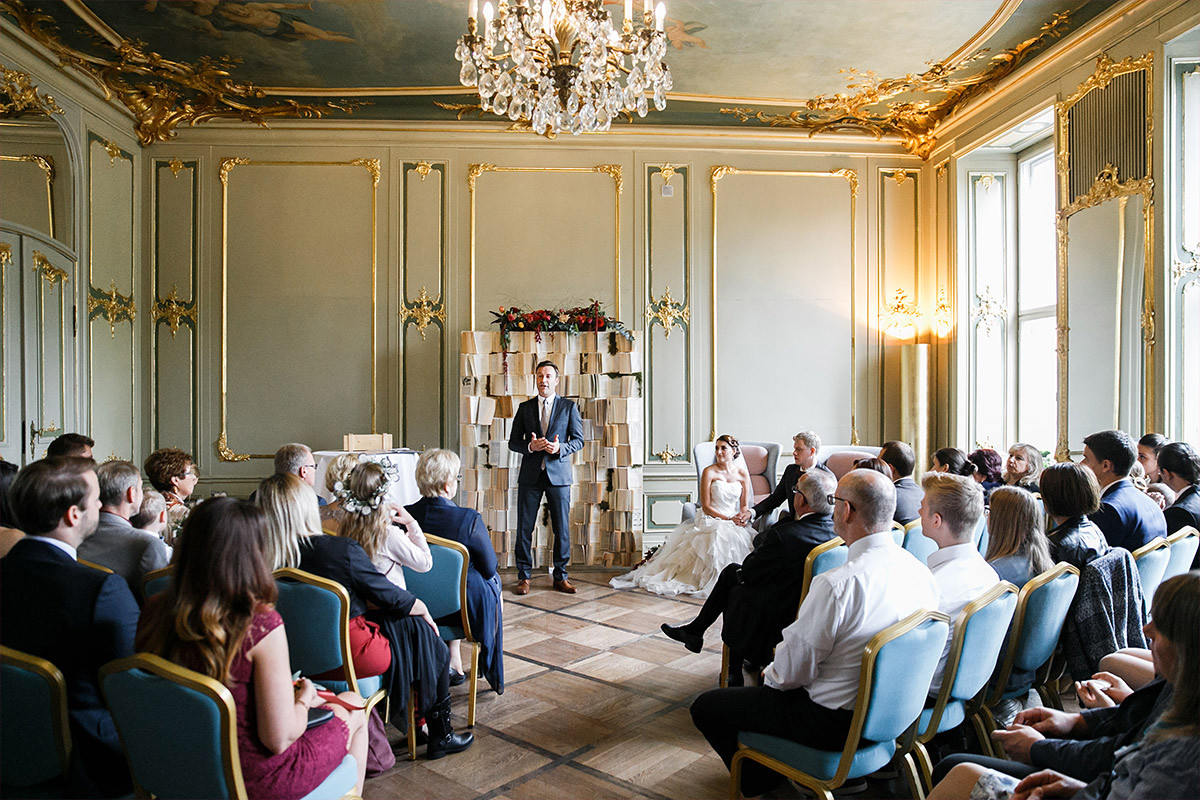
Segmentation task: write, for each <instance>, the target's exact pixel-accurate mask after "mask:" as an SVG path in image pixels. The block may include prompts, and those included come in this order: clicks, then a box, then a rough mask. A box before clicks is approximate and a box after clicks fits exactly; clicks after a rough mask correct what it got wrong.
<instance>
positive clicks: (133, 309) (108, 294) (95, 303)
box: [86, 130, 138, 459]
mask: <svg viewBox="0 0 1200 800" xmlns="http://www.w3.org/2000/svg"><path fill="white" fill-rule="evenodd" d="M93 145H99V146H100V147H102V148H103V149H104V153H105V156H106V157H107V158H108V163H107V164H105V163H104V160H103V159H94V158H93V157H92V153H93ZM118 159H120V160H122V161H128V162H129V233H128V237H129V242H130V248H129V294H128V295H122V294H121V293H120V289H119V287H118V286H117V285H116V281H115V279H114V280H112V281H111V282H110V285H109V287H108V288H107V289H105V288H103V287H98V286H96V285H95V281H94V267H95V262H96V256H95V253H96V245H95V243H96V225H95V224H94V220H95V216H94V213H95V209H96V198H95V196H94V189H95V175H96V170H97V169H110V170H111V169H113V168H114V167H115V166H116V163H117V160H118ZM136 173H137V164H136V163H135V162H134V158H133V154H132V153H130V152H129V151H128V150H125V149H124V148H123V147H121V146H120V145H118V144H116V143H114V142H112V141H109V140H108V139H106V138H105V137H103V136H101V135H100V134H98V133H96V132H95V131H91V130H89V131H88V136H87V176H88V256H87V259H88V285H87V317H86V319H87V322H88V364H87V389H88V433H89V435H91V434H92V433H93V432H95V422H94V420H95V407H96V402H95V397H94V390H93V386H94V381H93V376H94V374H95V358H94V354H95V339H96V331H95V330H94V329H93V326H92V323H93V322H95V321H96V320H98V319H103V320H104V321H105V322H107V323H108V326H109V335H110V337H112V338H115V337H116V326H117V325H118V324H119V323H121V322H128V323H129V329H130V332H129V380H130V387H129V392H130V397H131V398H132V400H133V402H134V403H135V404H136V402H137V397H138V393H137V335H136V329H135V328H134V324H133V323H134V319H135V317H136V315H137V303H136V302H135V300H134V297H135V296H136V290H137V254H136V248H135V247H134V246H133V243H134V242H136V241H137V240H136V238H135V236H134V231H135V225H136V223H135V219H136V216H137V213H136V208H137V191H136V180H137V178H136ZM122 277H124V276H122ZM136 419H137V415H136V414H133V413H131V414H130V415H129V453H128V455H127V458H130V459H133V458H136V456H137V427H136ZM112 455H117V453H116V451H115V448H114V449H113V451H112Z"/></svg>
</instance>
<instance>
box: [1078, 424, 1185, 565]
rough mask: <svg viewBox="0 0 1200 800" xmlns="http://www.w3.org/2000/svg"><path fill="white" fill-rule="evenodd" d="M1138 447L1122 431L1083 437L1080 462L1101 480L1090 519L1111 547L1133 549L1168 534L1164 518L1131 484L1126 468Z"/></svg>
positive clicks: (1134, 459) (1151, 501) (1160, 510)
mask: <svg viewBox="0 0 1200 800" xmlns="http://www.w3.org/2000/svg"><path fill="white" fill-rule="evenodd" d="M1136 461H1137V447H1136V446H1134V443H1133V438H1132V437H1131V436H1130V435H1129V434H1128V433H1126V432H1125V431H1100V432H1098V433H1093V434H1092V435H1091V436H1088V437H1087V438H1085V439H1084V440H1083V461H1082V462H1080V463H1082V464H1083V466H1085V467H1087V468H1088V469H1090V470H1091V471H1092V472H1094V473H1095V474H1096V480H1097V481H1099V483H1100V509H1099V510H1098V511H1096V512H1095V513H1093V514H1091V518H1092V522H1094V523H1096V526H1097V527H1098V528H1100V530H1102V531H1103V532H1104V538H1105V539H1108V543H1109V544H1111V545H1112V546H1113V547H1124V548H1125V549H1126V550H1128V551H1130V552H1133V551H1134V550H1137V549H1138V548H1139V547H1141V546H1142V545H1144V544H1148V543H1149V542H1151V541H1153V540H1154V539H1155V538H1157V537H1159V536H1161V537H1163V538H1164V539H1165V538H1166V536H1167V519H1166V517H1164V516H1163V512H1162V509H1161V508H1159V507H1158V503H1155V502H1154V501H1153V500H1151V499H1150V497H1149V495H1147V494H1146V493H1145V492H1143V491H1142V490H1141V489H1139V488H1137V487H1136V486H1134V485H1133V482H1132V481H1130V480H1129V471H1130V470H1131V469H1133V465H1134V462H1136Z"/></svg>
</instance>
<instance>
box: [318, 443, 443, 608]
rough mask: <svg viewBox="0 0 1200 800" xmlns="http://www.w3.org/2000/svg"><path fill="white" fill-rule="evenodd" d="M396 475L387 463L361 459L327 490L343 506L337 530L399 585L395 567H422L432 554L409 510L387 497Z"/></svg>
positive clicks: (420, 569) (399, 572) (422, 569)
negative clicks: (331, 488)
mask: <svg viewBox="0 0 1200 800" xmlns="http://www.w3.org/2000/svg"><path fill="white" fill-rule="evenodd" d="M397 480H399V475H398V474H397V472H396V468H395V467H394V466H392V465H391V464H388V463H386V462H384V463H380V462H376V461H364V462H362V463H360V464H359V465H358V466H356V467H355V468H354V469H353V470H351V471H350V474H349V475H347V476H346V479H345V481H339V482H337V483H335V484H334V485H333V496H334V497H335V498H337V500H339V501H340V502H341V506H342V510H343V511H344V514H343V516H342V521H341V525H340V526H339V530H338V535H339V536H345V537H346V538H347V539H353V540H354V541H356V542H358V543H359V544H360V545H362V549H363V550H365V551H366V553H367V557H368V558H370V559H371V563H372V564H374V565H375V568H376V569H378V570H379V571H380V572H381V573H382V574H383V576H384V577H385V578H387V579H388V580H389V581H391V582H392V583H394V584H396V585H397V586H399V587H400V588H401V589H405V588H407V587H406V586H405V584H404V570H403V569H401V568H402V567H408V568H409V569H411V570H412V571H413V572H428V571H429V569H430V567H432V566H433V556H432V555H431V554H430V552H429V543H428V542H426V541H425V534H424V533H423V532H422V531H421V526H420V525H418V524H417V521H416V520H415V519H413V517H412V514H410V513H408V511H406V510H405V509H404V507H403V506H398V505H396V504H394V503H392V502H390V501H389V500H388V489H389V488H390V487H391V486H392V484H394V483H395V482H396V481H397Z"/></svg>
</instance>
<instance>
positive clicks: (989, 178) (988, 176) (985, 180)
mask: <svg viewBox="0 0 1200 800" xmlns="http://www.w3.org/2000/svg"><path fill="white" fill-rule="evenodd" d="M997 183H998V181H997V180H996V176H995V175H993V174H992V173H990V172H985V173H983V174H982V175H980V176H979V177H978V178H977V179H976V180H975V185H976V186H978V187H979V188H981V189H983V191H984V193H985V194H991V192H992V187H993V186H995V185H996V184H997Z"/></svg>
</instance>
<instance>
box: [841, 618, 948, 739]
mask: <svg viewBox="0 0 1200 800" xmlns="http://www.w3.org/2000/svg"><path fill="white" fill-rule="evenodd" d="M949 634H950V618H949V617H947V616H946V615H945V614H942V613H940V612H937V611H918V612H916V613H914V614H911V615H910V616H909V617H908V618H907V619H904V620H902V621H900V622H898V623H896V624H895V625H892V626H891V627H889V628H887V629H885V630H884V631H882V632H880V633H878V634H876V635H875V637H874V638H872V639H871V641H870V643H869V644H868V645H867V648H866V651H865V652H864V654H863V666H862V678H861V680H860V681H859V687H860V688H859V701H858V705H861V706H863V709H862V712H861V716H862V720H861V725H862V729H861V736H862V738H863V739H866V740H868V741H871V742H887V741H892V740H895V739H897V738H899V737H900V736H901V734H903V733H904V732H905V731H906V730H908V727H909V726H910V725H912V724H913V722H915V721H916V719H917V718H918V717H919V716H920V715H921V709H922V708H924V706H925V697H926V694H927V692H928V691H929V684H930V683H931V682H932V681H933V673H934V672H935V671H936V670H937V665H938V661H940V660H941V657H942V650H943V649H944V648H945V644H946V637H947V636H948V635H949ZM873 698H875V699H877V702H872V699H873ZM858 705H856V707H855V716H856V717H857V716H858V715H859V708H858ZM851 725H852V727H851V730H852V731H853V723H851ZM849 739H850V740H851V741H856V739H857V737H855V736H854V734H853V732H852V733H851V735H850V737H849Z"/></svg>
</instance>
